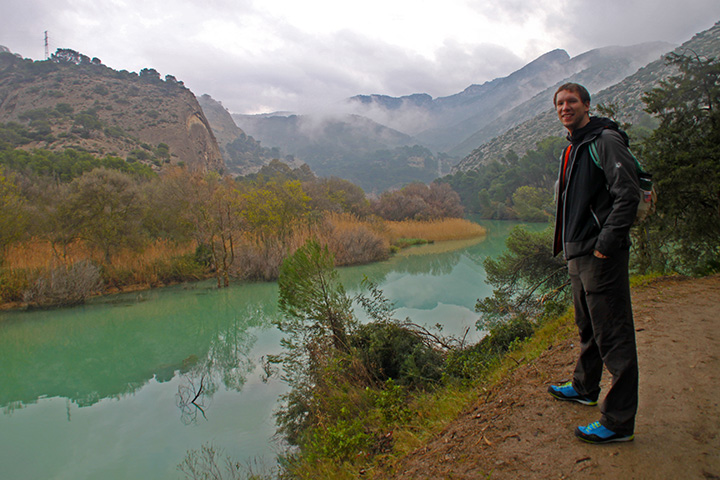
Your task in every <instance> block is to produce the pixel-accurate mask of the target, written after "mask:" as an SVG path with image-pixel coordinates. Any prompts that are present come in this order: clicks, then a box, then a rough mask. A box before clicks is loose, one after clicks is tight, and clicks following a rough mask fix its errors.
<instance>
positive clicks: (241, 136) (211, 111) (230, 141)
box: [198, 94, 300, 175]
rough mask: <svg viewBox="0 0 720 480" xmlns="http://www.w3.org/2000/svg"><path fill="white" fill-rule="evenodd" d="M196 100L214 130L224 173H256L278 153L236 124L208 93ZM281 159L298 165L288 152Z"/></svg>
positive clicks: (278, 151) (278, 150)
mask: <svg viewBox="0 0 720 480" xmlns="http://www.w3.org/2000/svg"><path fill="white" fill-rule="evenodd" d="M198 102H199V103H200V106H201V107H202V109H203V112H204V113H205V116H206V117H207V119H208V122H209V123H210V126H211V127H212V131H213V133H214V134H215V138H216V139H217V142H218V147H219V148H220V152H221V154H222V157H223V160H224V161H225V167H226V172H227V173H231V174H235V175H248V174H251V173H257V172H258V171H259V170H260V169H261V168H262V167H263V166H264V165H267V164H268V163H270V162H271V161H272V160H273V159H279V158H280V157H281V152H280V149H279V148H277V147H273V148H265V147H263V146H262V145H261V144H260V142H258V141H257V140H255V139H254V138H253V137H251V136H249V135H247V134H246V133H245V132H243V131H242V129H240V128H238V126H237V125H236V124H235V121H234V120H233V118H232V116H231V115H230V112H228V111H227V109H226V108H225V107H223V105H222V103H220V102H219V101H217V100H215V99H213V98H212V97H211V96H210V95H207V94H204V95H201V96H200V97H198ZM284 161H285V163H288V164H289V165H290V166H293V167H298V166H300V165H299V162H296V161H295V160H294V158H292V157H291V156H290V157H286V158H285V159H284Z"/></svg>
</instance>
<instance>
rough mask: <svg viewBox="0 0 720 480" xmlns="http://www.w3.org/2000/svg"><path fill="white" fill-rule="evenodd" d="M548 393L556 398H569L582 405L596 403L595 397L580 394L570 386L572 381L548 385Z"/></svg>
mask: <svg viewBox="0 0 720 480" xmlns="http://www.w3.org/2000/svg"><path fill="white" fill-rule="evenodd" d="M548 393H549V394H550V395H552V396H553V397H555V398H557V399H558V400H569V401H571V402H578V403H582V404H583V405H597V403H598V402H597V397H595V398H592V397H586V396H584V395H580V394H579V393H578V392H576V391H575V389H574V388H573V386H572V382H568V383H566V384H565V385H559V386H556V385H550V386H549V387H548Z"/></svg>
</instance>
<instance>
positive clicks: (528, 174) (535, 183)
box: [442, 137, 567, 222]
mask: <svg viewBox="0 0 720 480" xmlns="http://www.w3.org/2000/svg"><path fill="white" fill-rule="evenodd" d="M566 144H567V142H566V141H565V140H564V139H562V138H556V137H550V138H546V139H545V140H543V141H541V142H540V143H539V144H538V146H537V150H531V151H529V152H527V153H526V154H525V155H523V157H522V158H518V156H517V155H516V154H515V153H514V152H509V153H508V154H506V155H505V158H504V161H503V162H502V163H500V162H491V163H489V164H488V165H481V166H479V167H478V168H477V169H476V170H470V171H458V172H456V173H455V174H453V175H448V176H446V177H444V178H443V179H442V181H443V182H447V183H448V184H449V185H450V186H451V187H452V188H453V190H455V191H456V192H457V193H458V195H460V198H461V201H462V204H463V206H464V207H465V208H466V210H467V211H468V212H473V213H477V214H479V215H480V216H481V217H483V218H492V219H498V220H509V219H519V220H524V221H529V222H542V221H547V220H548V219H549V218H550V217H551V216H553V215H554V213H555V212H554V211H553V209H554V202H553V185H554V182H555V178H556V177H557V161H558V158H559V156H560V152H561V151H562V149H563V148H564V146H565V145H566Z"/></svg>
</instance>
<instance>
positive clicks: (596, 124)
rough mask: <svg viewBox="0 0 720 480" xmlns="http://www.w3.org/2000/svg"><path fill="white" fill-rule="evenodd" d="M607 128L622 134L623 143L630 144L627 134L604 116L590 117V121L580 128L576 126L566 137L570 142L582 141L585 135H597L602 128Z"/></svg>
mask: <svg viewBox="0 0 720 480" xmlns="http://www.w3.org/2000/svg"><path fill="white" fill-rule="evenodd" d="M606 128H609V129H610V130H615V131H616V132H618V133H620V135H622V137H623V140H625V145H628V146H629V145H630V139H629V138H628V136H627V134H626V133H625V132H624V131H622V130H620V127H618V124H617V123H615V122H614V121H612V120H610V119H609V118H605V117H590V122H589V123H588V124H587V125H585V126H584V127H582V128H578V129H577V130H575V131H574V132H573V133H572V134H568V136H567V139H568V141H569V142H570V143H572V144H578V143H580V142H582V141H583V140H584V139H585V138H586V137H589V136H596V135H599V134H600V132H602V131H603V130H604V129H606Z"/></svg>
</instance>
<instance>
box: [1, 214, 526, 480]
mask: <svg viewBox="0 0 720 480" xmlns="http://www.w3.org/2000/svg"><path fill="white" fill-rule="evenodd" d="M487 225H488V227H489V228H490V232H489V235H488V237H487V238H483V239H479V240H474V241H470V242H460V243H438V244H435V245H427V246H422V247H413V248H411V249H408V250H406V251H403V252H401V253H400V254H398V255H395V256H394V257H393V258H391V259H390V260H388V261H387V262H382V263H377V264H372V265H365V266H358V267H351V268H343V269H341V270H340V279H341V281H342V283H343V284H344V286H345V288H346V290H347V291H348V293H349V294H350V295H355V294H356V293H358V292H359V290H360V288H361V282H362V280H363V278H365V277H367V278H369V279H370V280H372V281H373V282H375V283H376V284H378V285H379V286H380V288H381V289H382V290H383V291H384V293H385V295H386V296H387V297H388V298H389V299H390V300H391V301H393V302H395V305H396V307H397V308H398V310H397V315H396V316H397V317H398V318H405V317H409V318H411V319H412V320H413V321H414V322H416V323H424V324H426V325H428V326H432V325H435V324H436V323H440V324H443V325H444V327H445V328H446V331H445V333H449V334H455V333H457V334H461V333H462V332H463V330H465V329H471V328H473V326H474V322H475V320H476V317H477V315H476V314H475V313H474V305H475V301H476V300H477V298H481V297H483V296H485V295H489V294H490V291H489V288H488V287H487V286H486V285H485V284H484V280H485V276H484V275H485V274H484V270H483V268H482V261H483V259H484V258H485V257H487V256H489V255H497V254H498V253H499V252H500V250H501V249H502V245H503V242H504V238H505V236H506V235H507V232H508V230H509V228H510V227H511V226H512V225H510V224H506V223H502V222H491V223H488V224H487ZM213 285H214V282H200V283H197V284H193V285H186V286H176V287H171V288H165V289H161V290H154V291H148V292H140V293H134V294H123V295H116V296H112V297H106V298H99V299H95V300H93V301H92V302H90V303H89V304H87V305H85V306H82V307H76V308H71V309H60V310H52V311H32V312H2V313H0V385H1V387H0V408H2V410H3V412H4V415H2V416H0V465H3V470H4V474H3V478H23V479H32V478H38V479H40V478H105V479H113V478H154V479H163V478H178V477H179V475H178V472H177V471H176V465H177V464H178V463H179V462H180V461H182V459H183V457H184V455H185V452H186V451H187V450H189V449H197V448H199V447H200V446H201V445H203V444H204V443H207V442H212V443H213V444H217V445H219V446H221V447H222V448H223V449H224V450H225V451H226V453H228V454H229V455H231V456H232V457H233V458H236V459H238V460H240V461H243V460H244V459H248V458H253V457H257V458H266V459H272V458H273V457H274V454H275V448H276V447H275V446H274V444H273V442H272V435H273V433H274V430H275V425H274V420H273V417H272V411H273V410H274V409H275V407H276V401H277V398H278V396H279V395H280V394H281V393H282V392H284V391H285V386H284V385H283V384H282V383H280V382H279V381H277V380H271V381H270V382H268V383H264V382H263V381H262V380H261V376H262V368H261V365H260V363H261V362H260V358H261V357H262V356H263V355H267V354H268V353H278V351H279V349H280V347H279V341H280V337H281V335H280V332H278V331H277V330H276V329H275V328H274V326H273V320H274V319H275V318H276V316H277V315H278V310H277V284H276V283H253V284H241V285H233V286H231V288H228V289H223V290H217V289H216V288H214V287H213ZM358 315H359V316H362V314H361V313H360V312H358ZM361 319H362V318H361ZM36 458H43V459H44V461H42V462H37V461H35V459H36ZM270 461H272V460H270Z"/></svg>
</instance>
